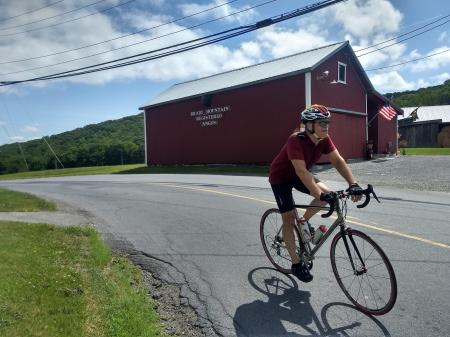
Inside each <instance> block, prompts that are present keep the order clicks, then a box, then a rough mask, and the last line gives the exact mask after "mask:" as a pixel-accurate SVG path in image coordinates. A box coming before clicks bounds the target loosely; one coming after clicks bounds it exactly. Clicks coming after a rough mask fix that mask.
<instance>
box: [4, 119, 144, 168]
mask: <svg viewBox="0 0 450 337" xmlns="http://www.w3.org/2000/svg"><path fill="white" fill-rule="evenodd" d="M143 118H144V117H143V114H138V115H134V116H129V117H125V118H122V119H118V120H113V121H106V122H102V123H99V124H92V125H87V126H85V127H83V128H78V129H75V130H73V131H69V132H64V133H61V134H58V135H54V136H50V137H46V140H47V141H48V143H49V144H50V145H51V147H52V149H53V150H54V151H55V153H56V154H57V156H58V158H59V159H60V160H61V162H62V163H63V165H64V167H80V166H97V165H115V164H121V163H123V164H135V163H143V162H144V124H143V123H144V121H143ZM20 145H21V147H22V150H23V156H22V154H21V151H20V147H19V144H18V143H13V144H7V145H2V146H0V174H2V173H13V172H21V171H26V170H27V168H26V164H25V160H26V162H27V163H28V167H29V169H30V170H42V169H51V168H55V165H56V162H57V161H56V160H55V156H54V155H53V154H52V152H51V150H50V149H49V147H48V146H47V144H46V143H45V142H44V141H43V140H42V139H38V140H32V141H28V142H24V143H21V144H20ZM24 158H25V160H24ZM58 167H61V165H59V164H58Z"/></svg>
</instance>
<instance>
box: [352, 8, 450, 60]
mask: <svg viewBox="0 0 450 337" xmlns="http://www.w3.org/2000/svg"><path fill="white" fill-rule="evenodd" d="M449 16H450V14H447V15H445V16H443V17H441V18H439V19H437V20H434V21H432V22H430V23H427V24H426V25H423V26H421V27H419V28H416V29H413V30H410V31H408V32H406V33H403V34H400V35H397V36H395V37H393V38H391V39H389V40H385V41H383V42H380V43H377V44H373V45H371V46H368V47H365V48H361V49H358V50H355V53H358V52H360V51H363V50H366V49H370V48H373V47H376V46H379V45H382V44H385V43H387V42H391V41H394V40H396V39H398V38H399V37H402V36H406V35H409V34H411V33H413V32H416V31H418V30H421V29H423V28H425V27H428V26H431V25H432V24H434V23H436V22H438V21H441V20H443V19H445V18H448V17H449Z"/></svg>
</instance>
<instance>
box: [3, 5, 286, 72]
mask: <svg viewBox="0 0 450 337" xmlns="http://www.w3.org/2000/svg"><path fill="white" fill-rule="evenodd" d="M236 1H239V0H231V1H228V2H224V3H221V4H219V5H216V6H214V7H210V8H207V9H204V10H202V11H199V12H196V13H193V14H191V15H187V16H184V17H182V18H178V19H174V20H172V21H168V22H165V23H162V24H159V25H156V26H152V27H150V28H146V29H141V30H139V31H136V32H133V33H130V34H126V35H121V36H118V37H115V38H112V39H109V40H104V41H100V42H96V43H93V44H89V45H85V46H82V47H78V48H74V49H68V50H63V51H60V52H56V53H52V54H47V55H41V56H35V57H30V58H26V59H21V60H14V61H7V62H0V65H2V64H10V63H17V62H23V61H30V60H36V59H40V58H44V57H49V56H55V55H60V54H65V53H68V52H72V51H77V50H81V49H85V48H88V47H93V46H98V45H100V44H103V43H107V42H111V41H115V40H119V39H123V38H126V37H129V36H132V35H136V34H140V33H143V32H147V31H150V30H153V29H156V28H160V27H163V26H167V25H169V24H172V23H175V22H178V21H181V20H184V19H187V18H190V17H193V16H196V15H199V14H203V13H205V12H208V11H211V10H214V9H216V8H219V7H222V6H225V5H229V4H231V3H233V2H236ZM274 1H278V0H271V1H267V2H264V3H263V4H260V5H257V6H253V7H249V8H247V9H244V10H241V11H238V12H235V13H231V14H228V15H225V16H222V17H220V18H217V19H214V20H209V21H206V22H205V23H203V24H198V25H195V26H191V27H188V28H186V29H191V28H197V27H200V26H202V25H204V24H207V23H211V22H213V21H218V20H220V19H224V18H227V17H229V16H232V15H236V14H238V13H242V12H244V11H247V10H250V9H254V8H256V7H259V6H263V5H265V4H268V3H270V2H274ZM186 29H182V30H178V31H176V32H174V33H178V32H181V31H184V30H186ZM170 34H172V33H170ZM170 34H166V35H161V36H160V37H165V36H168V35H170ZM156 38H159V37H156ZM156 38H152V39H149V40H144V41H141V42H138V43H133V44H130V45H126V46H124V47H129V46H134V45H137V44H139V43H144V42H148V41H152V40H154V39H156ZM124 47H120V48H117V49H122V48H124ZM117 49H112V50H110V51H114V50H117ZM107 52H108V51H106V52H105V53H107ZM96 55H97V54H93V56H96Z"/></svg>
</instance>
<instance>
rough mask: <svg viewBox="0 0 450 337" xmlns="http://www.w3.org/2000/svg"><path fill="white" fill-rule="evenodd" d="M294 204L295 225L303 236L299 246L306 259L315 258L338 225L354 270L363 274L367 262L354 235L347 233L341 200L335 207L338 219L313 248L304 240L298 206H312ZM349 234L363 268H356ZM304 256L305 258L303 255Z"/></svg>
mask: <svg viewBox="0 0 450 337" xmlns="http://www.w3.org/2000/svg"><path fill="white" fill-rule="evenodd" d="M294 206H295V208H294V213H295V218H296V221H295V225H296V226H297V229H298V232H299V233H300V236H301V237H300V238H299V246H303V249H302V250H301V252H302V255H305V256H304V257H305V258H306V259H307V260H308V261H305V262H310V261H312V260H314V257H315V255H316V253H317V252H318V251H319V249H320V248H321V247H322V245H323V244H324V243H325V241H327V240H328V238H329V237H330V236H331V234H333V232H334V231H335V230H336V228H337V227H338V226H340V230H341V233H342V240H343V242H344V245H345V248H346V251H347V253H348V256H349V259H350V263H351V265H352V268H353V271H354V272H355V273H356V274H361V273H363V272H364V270H365V264H364V261H363V258H362V257H361V254H360V252H359V249H358V247H357V245H356V243H355V241H354V240H353V237H352V236H351V235H349V234H348V233H346V230H347V227H346V225H345V216H344V215H343V212H342V207H341V204H340V203H339V202H338V203H336V208H335V211H336V213H337V219H336V220H335V221H334V222H333V224H332V225H331V227H330V228H329V229H328V231H327V232H326V233H325V234H324V236H323V237H321V238H320V240H319V242H318V243H317V244H316V245H315V246H314V248H312V249H311V247H310V245H309V242H307V243H305V242H304V239H303V232H302V231H301V230H300V224H299V222H298V219H299V216H298V211H297V208H301V207H310V206H305V205H294ZM347 235H348V237H349V239H350V241H351V243H352V245H353V248H354V249H355V251H356V254H357V255H358V258H359V260H360V262H361V265H362V270H356V267H355V264H354V261H353V257H352V254H351V253H350V247H349V244H348V241H347ZM302 258H303V256H302Z"/></svg>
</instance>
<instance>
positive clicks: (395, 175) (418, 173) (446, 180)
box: [313, 156, 450, 192]
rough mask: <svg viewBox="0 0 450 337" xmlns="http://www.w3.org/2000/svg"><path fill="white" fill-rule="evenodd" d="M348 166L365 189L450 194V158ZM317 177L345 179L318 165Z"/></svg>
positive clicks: (409, 158) (376, 161)
mask: <svg viewBox="0 0 450 337" xmlns="http://www.w3.org/2000/svg"><path fill="white" fill-rule="evenodd" d="M348 164H349V166H350V168H351V170H352V172H353V175H354V176H355V178H356V179H357V180H358V181H359V182H360V183H361V184H362V185H367V184H372V185H374V186H386V187H394V188H400V189H413V190H419V191H436V192H450V156H398V157H387V158H379V159H374V160H370V161H360V162H350V163H348ZM313 173H314V174H316V175H317V176H318V177H319V178H320V179H321V180H334V181H339V180H341V179H342V177H341V176H340V175H339V173H338V172H337V171H336V170H335V169H334V168H333V167H332V166H331V165H318V166H316V167H314V169H313Z"/></svg>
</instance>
